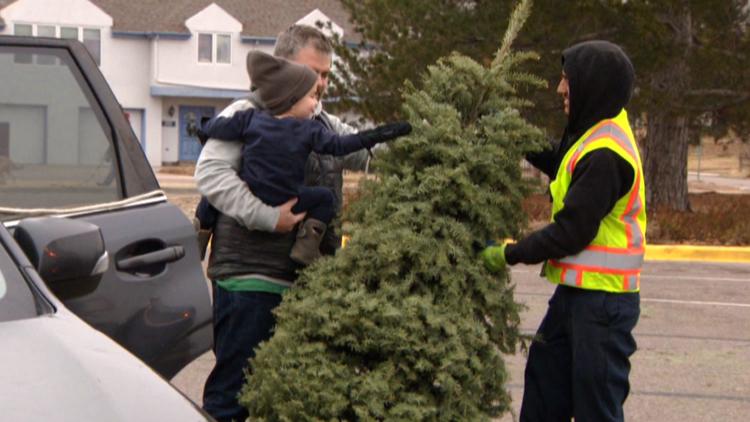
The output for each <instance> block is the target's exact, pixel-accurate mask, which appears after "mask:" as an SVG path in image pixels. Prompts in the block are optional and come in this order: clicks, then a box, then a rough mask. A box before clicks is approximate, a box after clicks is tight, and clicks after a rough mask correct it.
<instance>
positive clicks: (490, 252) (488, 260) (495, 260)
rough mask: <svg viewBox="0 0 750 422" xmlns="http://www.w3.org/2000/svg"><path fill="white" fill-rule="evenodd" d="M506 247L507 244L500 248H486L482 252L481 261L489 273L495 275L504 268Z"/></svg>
mask: <svg viewBox="0 0 750 422" xmlns="http://www.w3.org/2000/svg"><path fill="white" fill-rule="evenodd" d="M506 245H507V243H503V244H502V245H500V246H488V247H486V248H484V250H483V251H482V261H484V266H485V268H487V270H488V271H489V272H491V273H496V272H498V271H500V270H502V269H503V268H505V246H506Z"/></svg>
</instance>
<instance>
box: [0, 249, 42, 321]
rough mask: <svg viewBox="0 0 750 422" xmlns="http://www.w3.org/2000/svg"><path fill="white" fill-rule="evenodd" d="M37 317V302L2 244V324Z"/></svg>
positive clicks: (0, 293)
mask: <svg viewBox="0 0 750 422" xmlns="http://www.w3.org/2000/svg"><path fill="white" fill-rule="evenodd" d="M36 315H37V306H36V301H35V300H34V294H33V293H32V292H31V289H29V285H28V284H27V283H26V280H24V278H23V276H22V275H21V273H20V271H19V270H18V267H16V263H15V261H13V260H12V259H10V256H8V253H7V251H6V250H5V248H4V247H2V244H0V322H5V321H11V320H15V319H25V318H32V317H35V316H36Z"/></svg>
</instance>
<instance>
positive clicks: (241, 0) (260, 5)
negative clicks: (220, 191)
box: [0, 0, 358, 167]
mask: <svg viewBox="0 0 750 422" xmlns="http://www.w3.org/2000/svg"><path fill="white" fill-rule="evenodd" d="M329 22H330V24H331V28H332V30H333V31H335V32H337V33H338V34H339V35H340V36H343V37H344V40H346V41H348V42H357V41H358V39H356V36H355V34H354V31H353V28H352V25H351V23H350V22H349V20H348V15H347V14H346V12H345V11H344V10H343V9H342V8H341V6H340V5H339V3H338V1H337V0H317V1H312V0H286V1H282V2H280V1H272V0H214V1H211V0H169V1H163V0H15V1H9V0H0V34H3V35H14V34H15V35H31V36H45V37H57V38H74V39H78V40H79V41H81V42H82V43H83V44H84V45H86V47H87V48H88V49H89V52H90V53H91V54H92V56H93V57H94V59H95V60H96V61H97V63H98V64H99V67H100V69H101V71H102V73H103V74H104V76H105V77H106V79H107V81H108V82H109V84H110V86H111V87H112V90H113V91H114V93H115V95H116V96H117V98H118V100H119V101H120V104H121V105H122V107H123V109H124V111H125V112H126V113H127V115H128V118H129V120H130V123H131V126H132V127H133V131H134V132H135V134H136V136H137V137H138V139H139V140H140V142H141V146H142V147H143V150H144V151H145V153H146V156H147V157H148V160H149V162H150V163H151V165H152V166H154V167H159V166H161V165H162V164H169V163H176V162H190V161H195V160H196V159H197V157H198V153H199V152H200V146H199V144H198V142H197V140H196V139H195V138H194V137H191V136H189V135H188V131H187V130H186V129H187V128H188V126H189V125H192V124H195V123H198V122H200V120H201V119H203V118H207V117H211V116H213V115H214V114H216V113H218V112H220V111H221V109H222V108H224V107H225V106H226V105H227V104H228V103H229V102H230V101H231V100H232V99H234V98H238V97H242V96H245V95H247V93H248V87H249V85H250V81H249V79H248V76H247V71H246V69H245V56H246V55H247V53H248V52H249V51H250V50H253V49H260V50H263V51H266V52H269V53H270V52H271V51H272V50H273V45H274V43H275V41H276V36H277V34H278V33H280V32H281V31H283V30H284V29H285V28H287V27H288V26H290V25H292V24H295V23H301V24H309V25H315V24H316V23H323V24H327V23H329ZM21 59H23V58H21ZM27 59H28V60H42V56H38V57H28V58H27ZM46 60H49V58H46ZM35 64H42V65H44V64H48V65H53V63H35ZM13 107H14V106H13V105H12V104H0V121H2V120H3V114H12V113H13V112H14V110H13ZM35 133H38V135H37V136H47V133H48V132H47V131H45V130H39V131H36V132H35Z"/></svg>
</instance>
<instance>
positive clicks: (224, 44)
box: [216, 35, 232, 63]
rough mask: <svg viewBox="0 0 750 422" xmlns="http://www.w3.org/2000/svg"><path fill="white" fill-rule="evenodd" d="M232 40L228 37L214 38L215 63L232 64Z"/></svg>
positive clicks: (218, 36) (219, 36)
mask: <svg viewBox="0 0 750 422" xmlns="http://www.w3.org/2000/svg"><path fill="white" fill-rule="evenodd" d="M231 40H232V38H231V37H230V36H229V35H217V36H216V62H217V63H232V44H231Z"/></svg>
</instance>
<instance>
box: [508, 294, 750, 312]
mask: <svg viewBox="0 0 750 422" xmlns="http://www.w3.org/2000/svg"><path fill="white" fill-rule="evenodd" d="M515 295H516V296H539V297H545V298H548V297H550V294H549V293H536V292H534V293H531V292H529V293H527V292H519V291H516V292H515ZM643 302H653V303H669V304H673V305H694V306H725V307H728V308H750V303H741V302H715V301H704V300H679V299H659V298H646V297H643V296H641V303H643Z"/></svg>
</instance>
